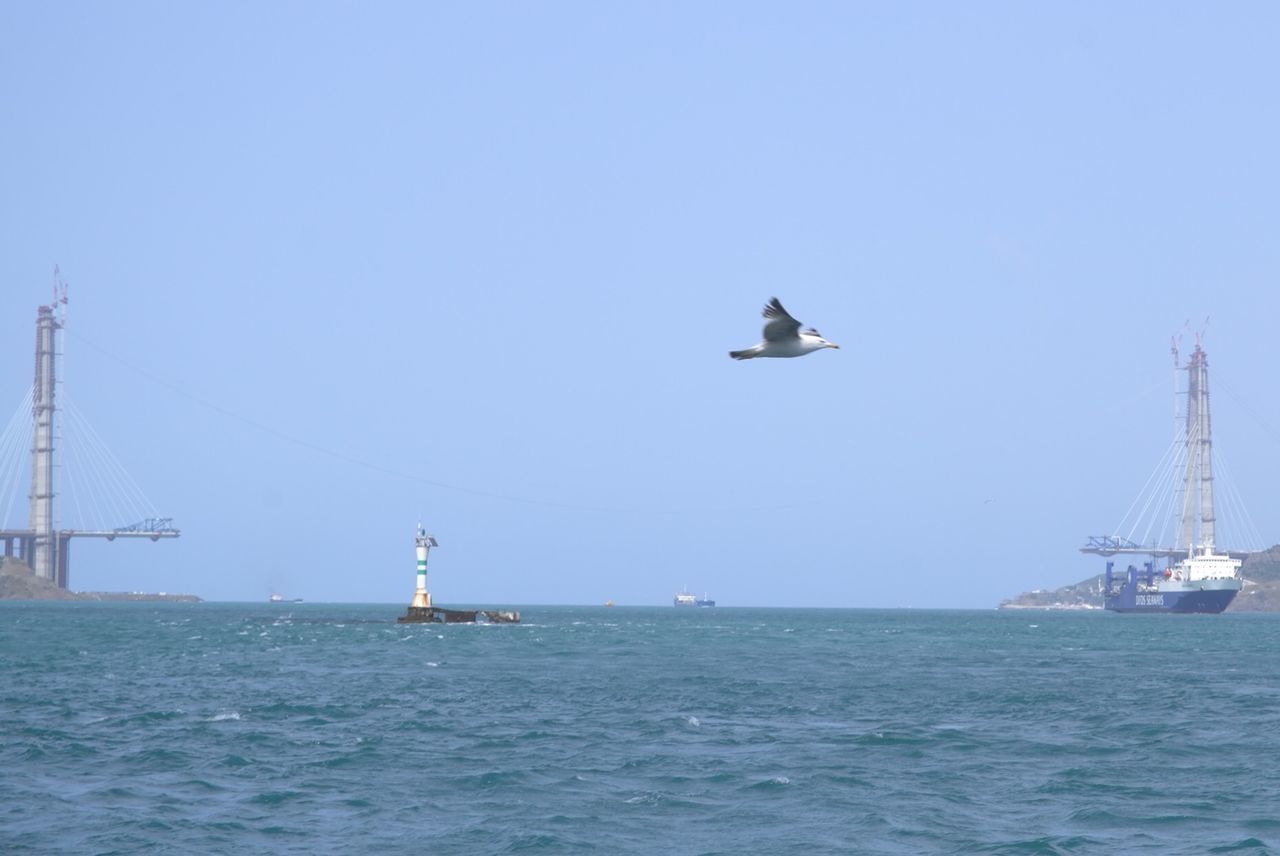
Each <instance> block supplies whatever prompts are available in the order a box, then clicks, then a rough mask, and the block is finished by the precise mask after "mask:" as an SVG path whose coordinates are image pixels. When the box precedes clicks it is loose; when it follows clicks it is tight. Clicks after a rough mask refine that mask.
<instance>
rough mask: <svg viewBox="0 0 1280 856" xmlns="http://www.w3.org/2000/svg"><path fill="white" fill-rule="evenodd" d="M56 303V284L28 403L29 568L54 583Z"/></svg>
mask: <svg viewBox="0 0 1280 856" xmlns="http://www.w3.org/2000/svg"><path fill="white" fill-rule="evenodd" d="M59 300H61V302H62V303H63V304H64V305H65V304H66V302H67V296H66V287H65V286H63V290H62V295H61V298H59V295H58V287H57V282H56V281H55V284H54V299H53V303H52V304H51V305H49V306H41V307H40V308H39V309H38V310H36V378H35V385H34V386H33V387H32V401H31V494H30V497H31V515H30V518H29V524H28V525H29V526H30V527H31V539H32V540H31V554H30V556H31V569H32V570H33V571H35V573H36V576H38V577H43V578H45V579H47V580H53V579H55V578H56V577H58V576H60V574H59V573H58V571H59V565H60V564H61V563H60V562H59V561H58V558H59V557H58V553H59V550H58V547H59V546H60V544H59V541H60V540H61V539H59V538H58V537H57V534H56V532H55V531H54V530H55V526H56V521H55V520H54V517H53V500H54V493H55V481H54V467H55V466H56V464H55V461H54V445H53V443H54V436H55V433H56V432H55V429H54V424H55V423H54V414H55V412H56V411H57V401H56V399H55V396H54V391H55V389H56V386H57V374H56V373H57V338H56V333H57V331H58V330H60V329H62V321H61V320H60V319H59V318H58V316H57V306H58V303H59Z"/></svg>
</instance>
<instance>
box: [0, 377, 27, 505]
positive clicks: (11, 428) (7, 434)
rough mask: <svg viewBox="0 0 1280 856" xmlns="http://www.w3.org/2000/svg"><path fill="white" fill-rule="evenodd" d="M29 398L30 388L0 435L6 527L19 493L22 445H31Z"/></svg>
mask: <svg viewBox="0 0 1280 856" xmlns="http://www.w3.org/2000/svg"><path fill="white" fill-rule="evenodd" d="M31 400H32V390H31V389H29V388H28V389H27V394H26V395H25V396H24V397H23V399H22V402H21V403H20V404H19V405H18V409H17V410H15V411H14V414H13V417H12V418H10V420H9V424H8V425H7V426H6V427H5V429H4V434H3V435H2V436H0V474H2V477H3V481H0V486H3V488H4V489H5V493H6V494H7V496H8V499H7V501H6V503H5V510H4V521H3V525H4V527H5V528H6V529H7V528H8V527H9V515H10V514H11V513H12V512H13V501H14V500H15V499H16V498H17V497H18V494H19V485H20V483H21V480H22V462H23V452H24V447H29V446H30V445H31Z"/></svg>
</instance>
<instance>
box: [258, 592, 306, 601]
mask: <svg viewBox="0 0 1280 856" xmlns="http://www.w3.org/2000/svg"><path fill="white" fill-rule="evenodd" d="M267 603H302V598H300V597H285V596H284V595H282V594H280V593H279V592H274V591H273V592H272V593H271V597H269V598H267Z"/></svg>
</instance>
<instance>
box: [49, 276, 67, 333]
mask: <svg viewBox="0 0 1280 856" xmlns="http://www.w3.org/2000/svg"><path fill="white" fill-rule="evenodd" d="M49 308H50V309H52V310H53V311H54V312H55V313H57V316H58V323H59V324H62V323H64V322H65V321H66V320H67V281H66V280H65V279H63V278H62V271H61V270H60V269H59V268H58V266H57V265H56V264H55V265H54V266H53V302H52V303H50V304H49Z"/></svg>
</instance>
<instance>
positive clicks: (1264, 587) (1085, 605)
mask: <svg viewBox="0 0 1280 856" xmlns="http://www.w3.org/2000/svg"><path fill="white" fill-rule="evenodd" d="M1135 564H1136V562H1135ZM1126 566H1127V564H1125V565H1122V564H1121V563H1120V562H1117V563H1116V572H1117V573H1122V572H1123V570H1124V568H1125V567H1126ZM1240 573H1241V574H1243V575H1244V589H1243V590H1242V591H1241V592H1240V594H1238V595H1236V598H1235V600H1233V601H1231V605H1230V606H1228V607H1227V610H1226V611H1227V612H1280V544H1278V545H1276V546H1274V547H1271V548H1270V549H1268V550H1263V551H1261V552H1258V553H1250V554H1249V556H1248V558H1246V559H1245V560H1244V565H1243V566H1242V567H1241V568H1240ZM1102 578H1103V575H1102V574H1097V575H1096V576H1092V577H1089V578H1088V579H1087V580H1081V581H1080V582H1078V583H1073V584H1071V585H1065V586H1062V587H1061V588H1056V589H1052V590H1046V589H1037V590H1036V591H1028V592H1023V593H1022V594H1020V595H1018V596H1017V597H1011V598H1009V599H1008V600H1005V601H1001V603H1000V605H999V608H1000V609H1102Z"/></svg>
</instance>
